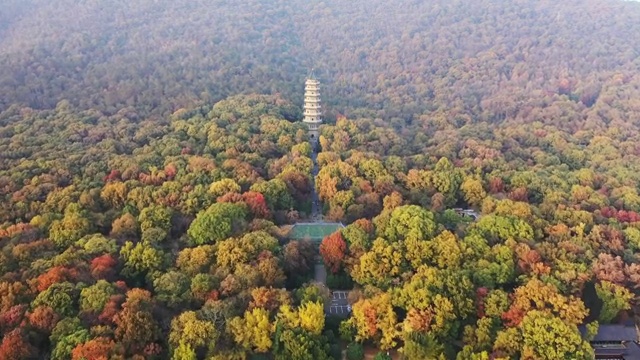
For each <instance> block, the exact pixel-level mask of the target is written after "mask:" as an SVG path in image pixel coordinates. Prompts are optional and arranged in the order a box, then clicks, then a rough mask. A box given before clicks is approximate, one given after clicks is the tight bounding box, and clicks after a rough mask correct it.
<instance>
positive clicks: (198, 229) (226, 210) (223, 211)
mask: <svg viewBox="0 0 640 360" xmlns="http://www.w3.org/2000/svg"><path fill="white" fill-rule="evenodd" d="M245 216H246V211H245V209H243V208H242V207H240V206H238V205H235V204H230V203H217V204H213V205H211V206H210V207H209V208H208V209H207V210H205V211H202V212H200V213H198V215H197V216H196V219H195V220H194V221H193V222H192V223H191V225H190V226H189V230H188V231H187V233H188V234H189V237H190V238H191V239H192V240H193V242H194V243H195V244H197V245H204V244H212V243H216V242H218V241H220V240H224V239H226V238H227V237H229V236H231V235H232V234H233V233H234V232H237V231H239V230H241V228H242V227H243V225H244V218H245Z"/></svg>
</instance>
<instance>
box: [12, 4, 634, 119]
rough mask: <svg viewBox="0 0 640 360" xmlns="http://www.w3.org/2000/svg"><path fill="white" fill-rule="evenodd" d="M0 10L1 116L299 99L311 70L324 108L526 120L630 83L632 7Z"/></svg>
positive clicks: (84, 7)
mask: <svg viewBox="0 0 640 360" xmlns="http://www.w3.org/2000/svg"><path fill="white" fill-rule="evenodd" d="M9 4H14V5H13V6H8V7H7V8H5V9H2V15H0V16H3V17H4V18H6V19H8V20H9V21H8V22H5V24H4V27H5V29H4V30H2V31H3V36H2V37H0V39H1V41H0V92H1V93H2V94H3V97H2V99H1V100H0V107H3V108H6V107H8V106H9V105H10V104H12V103H23V104H26V105H29V106H32V107H36V108H51V107H54V106H55V105H56V103H57V102H58V101H60V100H62V99H67V100H69V101H70V102H71V103H72V104H74V105H78V106H80V107H81V108H83V109H87V108H95V109H97V110H103V111H108V112H110V113H113V112H115V111H117V110H118V109H119V108H121V107H123V106H134V107H136V108H137V109H139V111H141V113H142V114H143V116H146V115H148V114H150V113H156V114H157V113H161V114H166V113H167V112H169V113H170V112H173V111H175V110H176V109H178V108H180V107H184V106H187V105H193V104H201V103H206V102H211V101H217V100H220V99H222V98H224V97H226V96H229V95H235V94H237V93H250V92H257V93H271V94H274V93H282V94H284V95H285V97H286V98H288V99H291V100H292V101H294V102H295V103H299V102H300V101H301V94H300V83H301V80H302V79H303V77H304V76H305V75H306V74H307V72H308V71H309V69H310V68H312V67H313V68H316V69H317V72H318V74H319V75H320V77H321V79H322V80H323V82H324V83H326V84H328V85H330V86H329V87H327V90H328V91H327V93H326V96H325V98H326V100H328V103H329V104H331V105H332V109H333V111H337V112H343V113H346V114H347V115H349V114H351V113H353V112H354V111H365V112H366V113H368V114H369V115H371V116H379V117H383V118H385V119H391V118H395V117H397V118H399V119H398V120H397V121H400V122H403V121H407V122H410V121H411V120H412V119H418V118H419V117H420V115H423V114H427V115H429V114H433V113H437V112H438V111H442V112H445V113H446V114H447V117H455V116H457V115H460V116H461V117H463V118H470V119H473V120H474V121H476V120H478V119H487V120H491V121H495V120H501V119H504V118H518V117H521V118H523V119H524V120H528V121H531V120H532V119H531V116H532V115H531V114H530V112H529V111H527V109H528V108H530V107H548V106H552V105H553V104H552V103H553V102H556V101H562V100H563V99H562V98H560V99H558V98H557V97H556V96H555V95H562V94H566V95H567V96H568V97H569V98H571V99H572V100H574V101H575V102H576V103H577V104H575V105H574V106H578V107H581V106H582V104H584V105H586V106H592V105H593V104H594V102H597V101H598V99H599V98H600V97H599V95H600V93H602V92H606V91H607V89H608V88H609V87H611V86H616V82H617V81H623V82H624V83H625V84H626V83H628V82H631V83H632V84H637V79H636V75H637V71H638V66H639V64H638V60H637V58H638V54H639V53H640V48H639V47H640V45H638V44H640V41H639V40H640V39H639V37H640V25H638V24H640V10H639V9H638V8H639V7H640V5H639V4H637V3H634V2H622V1H616V0H610V1H577V0H576V1H565V2H555V1H534V0H517V1H503V2H499V3H498V2H495V1H480V2H474V6H467V2H466V1H460V0H458V1H438V0H431V1H400V2H393V3H389V2H387V1H382V0H372V1H367V2H360V1H353V2H349V3H348V4H345V3H344V2H342V1H337V0H335V1H333V0H330V1H325V2H320V3H316V2H307V1H299V0H294V1H284V0H274V1H259V0H250V1H248V2H246V3H243V5H242V6H238V5H237V4H236V3H235V2H233V1H222V0H217V1H213V2H211V1H182V0H180V1H159V2H158V1H151V0H141V1H136V2H135V3H133V2H128V1H117V0H108V1H100V2H97V1H75V0H58V1H53V2H51V1H44V0H30V1H27V2H15V1H14V2H9ZM13 13H16V14H17V16H15V15H14V14H13ZM629 88H630V89H627V91H630V92H631V93H630V94H628V96H629V97H630V98H633V97H637V96H635V95H637V93H636V92H635V91H636V90H635V86H629ZM580 110H581V111H580V112H581V115H584V114H585V113H586V112H587V111H586V110H585V109H580ZM449 115H451V116H449ZM579 117H580V118H582V117H583V116H579ZM400 119H401V120H400ZM598 120H599V119H595V120H594V121H598ZM460 121H462V120H460Z"/></svg>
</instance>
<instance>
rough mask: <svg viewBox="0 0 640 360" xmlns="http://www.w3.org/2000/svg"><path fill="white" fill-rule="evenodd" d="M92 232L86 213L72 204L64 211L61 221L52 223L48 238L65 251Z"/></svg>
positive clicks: (78, 206)
mask: <svg viewBox="0 0 640 360" xmlns="http://www.w3.org/2000/svg"><path fill="white" fill-rule="evenodd" d="M92 230H93V229H92V226H91V222H90V221H89V219H88V215H87V213H86V211H84V210H82V209H81V208H80V205H78V204H75V203H72V204H69V206H67V208H66V209H65V212H64V217H63V218H62V220H55V221H53V223H52V224H51V229H50V230H49V237H50V238H51V241H53V243H54V244H56V245H57V246H58V248H60V249H65V248H67V247H68V246H69V245H71V244H73V243H74V242H76V241H78V240H80V238H82V237H83V236H85V235H88V234H89V233H91V231H92Z"/></svg>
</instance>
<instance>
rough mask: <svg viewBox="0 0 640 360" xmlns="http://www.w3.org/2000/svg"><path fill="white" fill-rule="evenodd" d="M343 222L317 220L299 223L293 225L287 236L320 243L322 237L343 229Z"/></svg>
mask: <svg viewBox="0 0 640 360" xmlns="http://www.w3.org/2000/svg"><path fill="white" fill-rule="evenodd" d="M343 227H344V225H343V224H342V223H331V222H317V223H297V224H295V225H293V227H292V228H291V230H290V231H289V234H288V235H287V237H288V238H289V240H305V239H307V240H311V241H313V242H315V243H318V244H319V243H320V242H321V241H322V239H324V238H325V237H327V236H329V235H331V234H333V233H334V232H336V231H338V230H340V229H342V228H343Z"/></svg>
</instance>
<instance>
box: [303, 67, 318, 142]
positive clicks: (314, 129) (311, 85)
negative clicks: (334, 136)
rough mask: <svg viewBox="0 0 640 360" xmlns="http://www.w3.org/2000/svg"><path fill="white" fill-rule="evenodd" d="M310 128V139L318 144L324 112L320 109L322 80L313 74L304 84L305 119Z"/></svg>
mask: <svg viewBox="0 0 640 360" xmlns="http://www.w3.org/2000/svg"><path fill="white" fill-rule="evenodd" d="M302 121H303V122H304V123H306V124H307V126H308V128H309V141H310V142H311V144H312V145H317V144H318V136H319V135H320V125H322V112H321V111H320V82H319V81H318V80H317V79H315V77H314V76H313V72H312V74H311V75H310V76H309V78H308V79H307V81H306V82H305V84H304V119H303V120H302Z"/></svg>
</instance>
